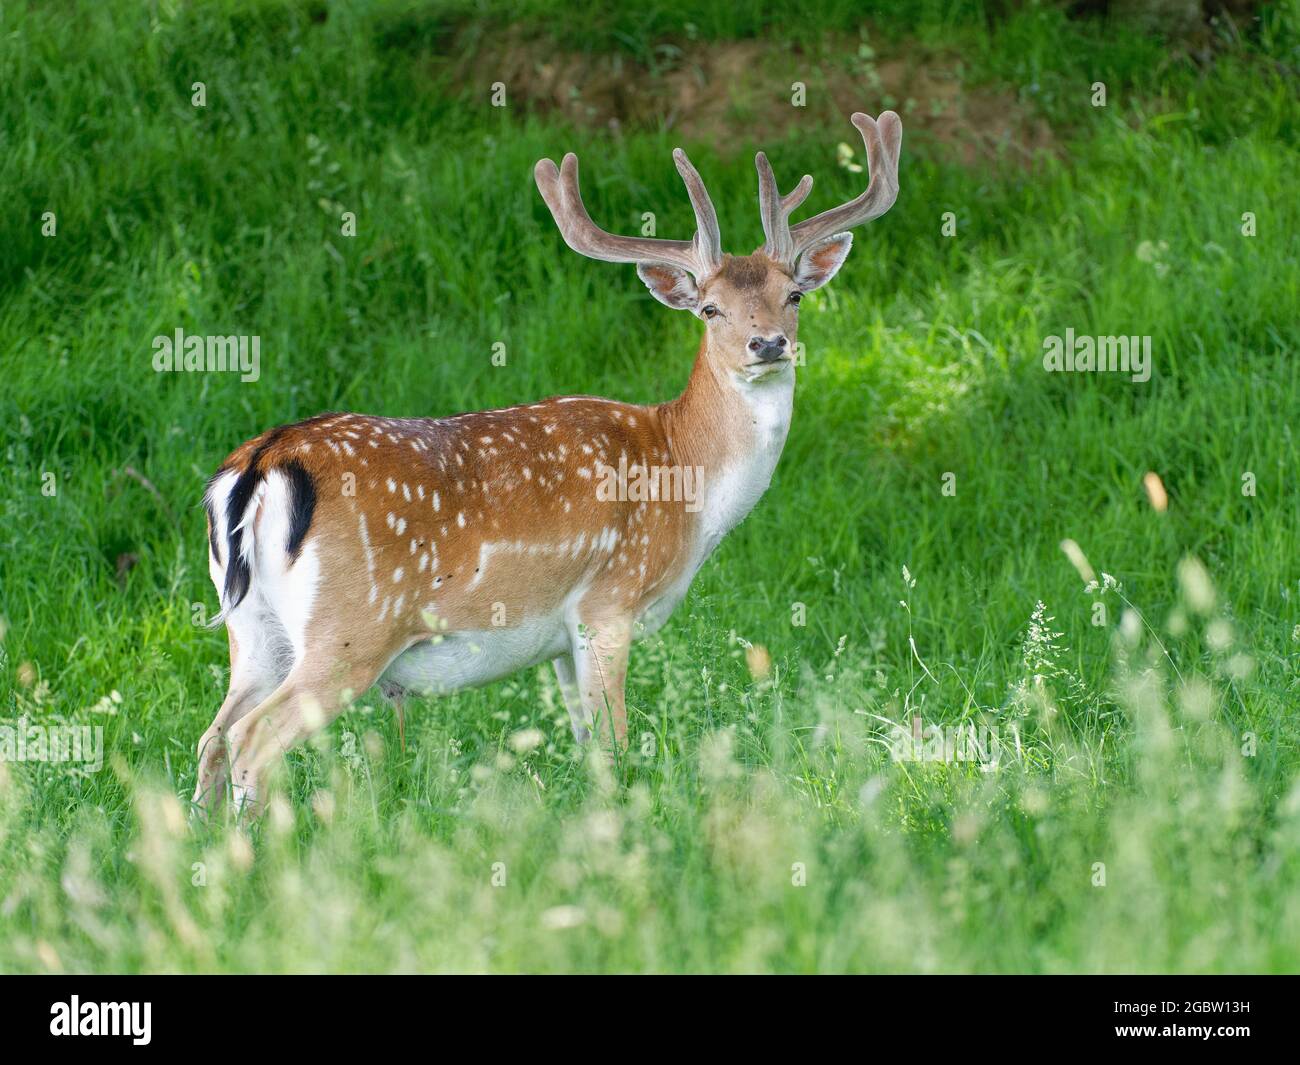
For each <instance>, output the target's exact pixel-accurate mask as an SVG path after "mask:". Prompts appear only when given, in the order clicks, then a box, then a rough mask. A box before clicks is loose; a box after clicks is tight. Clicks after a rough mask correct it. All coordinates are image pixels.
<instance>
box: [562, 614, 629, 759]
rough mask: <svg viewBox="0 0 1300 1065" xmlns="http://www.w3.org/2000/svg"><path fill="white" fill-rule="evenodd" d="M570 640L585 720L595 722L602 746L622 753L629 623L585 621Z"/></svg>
mask: <svg viewBox="0 0 1300 1065" xmlns="http://www.w3.org/2000/svg"><path fill="white" fill-rule="evenodd" d="M571 641H572V645H573V652H572V653H573V662H574V667H575V669H574V672H575V674H576V679H577V688H578V698H579V700H580V701H581V704H582V710H583V713H584V715H585V720H586V721H589V722H594V723H595V726H596V728H597V729H598V730H599V735H600V739H601V743H602V744H603V745H604V746H605V747H607V748H611V749H614V748H616V749H617V750H620V751H622V750H624V749H626V747H627V706H626V704H625V703H624V699H623V685H624V683H625V681H626V680H627V659H628V652H629V650H630V649H631V646H632V624H631V621H630V620H629V619H627V618H624V617H619V616H617V615H614V616H604V617H600V618H598V619H592V620H590V621H587V620H584V621H583V623H582V624H580V625H579V626H577V628H576V629H575V631H574V632H573V634H572V636H571Z"/></svg>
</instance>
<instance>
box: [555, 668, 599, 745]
mask: <svg viewBox="0 0 1300 1065" xmlns="http://www.w3.org/2000/svg"><path fill="white" fill-rule="evenodd" d="M551 664H552V665H553V666H555V679H556V680H557V681H559V684H560V694H561V695H563V696H564V705H565V707H567V708H568V711H569V723H570V725H571V727H572V728H573V738H574V739H575V740H577V741H578V742H579V743H586V742H587V741H588V740H589V739H591V726H592V724H593V722H592V719H591V715H590V714H588V713H587V707H586V705H585V704H584V703H583V701H582V696H581V695H579V694H578V672H577V667H576V666H575V665H574V662H573V655H571V654H562V655H560V656H559V657H558V658H557V659H555V661H554V662H552V663H551Z"/></svg>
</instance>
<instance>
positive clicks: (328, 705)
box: [229, 652, 385, 816]
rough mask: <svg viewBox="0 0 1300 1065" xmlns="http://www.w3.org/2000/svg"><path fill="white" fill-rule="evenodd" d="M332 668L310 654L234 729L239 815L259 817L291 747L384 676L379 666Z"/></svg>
mask: <svg viewBox="0 0 1300 1065" xmlns="http://www.w3.org/2000/svg"><path fill="white" fill-rule="evenodd" d="M322 661H324V662H330V661H331V658H330V657H329V656H323V655H318V654H313V653H311V652H308V653H307V654H304V655H303V657H302V659H301V660H300V661H299V662H298V664H297V665H295V666H294V668H293V669H292V670H291V671H290V673H289V675H288V676H287V677H286V678H285V680H284V683H283V684H281V685H280V686H279V687H278V688H276V689H275V691H273V692H272V693H271V694H270V695H269V696H267V698H266V699H265V700H263V701H262V702H261V703H259V704H258V705H257V706H256V707H255V708H254V709H253V710H252V711H251V712H249V713H248V714H247V715H245V716H244V717H242V718H240V719H239V720H238V721H237V722H235V724H234V725H233V726H231V729H230V735H229V740H230V750H231V763H230V779H231V786H232V793H233V795H234V797H235V804H236V807H237V809H238V810H239V811H240V812H241V813H243V812H249V813H251V814H252V815H253V816H258V815H260V814H261V812H262V808H263V804H264V801H265V798H266V776H267V773H268V771H269V769H270V768H271V766H272V765H273V764H274V763H275V762H277V761H278V760H279V759H280V758H281V756H283V755H284V754H285V753H286V752H287V751H288V750H289V749H290V748H291V747H294V746H296V745H297V744H299V743H301V742H303V741H304V740H306V739H309V738H310V737H312V736H314V735H315V734H316V733H318V732H320V731H321V730H322V729H324V728H326V727H327V726H328V725H329V724H330V723H331V722H332V721H333V720H334V719H335V718H336V717H338V716H339V714H340V713H342V712H343V710H344V709H346V708H347V706H348V705H349V704H350V703H351V702H352V700H353V698H354V697H355V696H358V695H360V694H361V693H362V692H364V691H365V690H366V689H367V688H369V687H370V685H371V684H373V683H374V682H375V680H376V679H377V678H378V677H379V674H380V673H381V672H382V671H383V666H384V664H385V663H384V662H383V661H382V660H381V661H380V663H379V664H378V665H377V666H371V665H366V664H360V663H347V662H338V663H337V664H335V665H332V666H326V667H324V668H322V667H321V666H320V665H319V664H318V663H320V662H322Z"/></svg>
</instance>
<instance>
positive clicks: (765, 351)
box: [749, 333, 786, 362]
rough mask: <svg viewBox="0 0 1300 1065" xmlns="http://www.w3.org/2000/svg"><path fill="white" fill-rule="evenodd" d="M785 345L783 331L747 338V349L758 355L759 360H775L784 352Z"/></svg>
mask: <svg viewBox="0 0 1300 1065" xmlns="http://www.w3.org/2000/svg"><path fill="white" fill-rule="evenodd" d="M785 345H786V339H785V334H784V333H777V334H776V336H772V337H750V338H749V350H750V351H752V352H753V353H754V354H755V355H756V356H758V360H759V362H775V361H776V360H777V359H779V358H780V357H781V356H782V355H784V354H785Z"/></svg>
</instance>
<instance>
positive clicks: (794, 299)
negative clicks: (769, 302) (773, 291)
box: [790, 290, 803, 307]
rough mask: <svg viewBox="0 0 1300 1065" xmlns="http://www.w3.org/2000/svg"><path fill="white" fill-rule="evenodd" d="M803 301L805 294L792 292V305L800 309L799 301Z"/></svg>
mask: <svg viewBox="0 0 1300 1065" xmlns="http://www.w3.org/2000/svg"><path fill="white" fill-rule="evenodd" d="M801 299H803V293H802V292H799V291H797V290H796V291H795V292H791V293H790V302H791V304H793V305H794V306H796V307H798V306H799V301H800V300H801Z"/></svg>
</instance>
